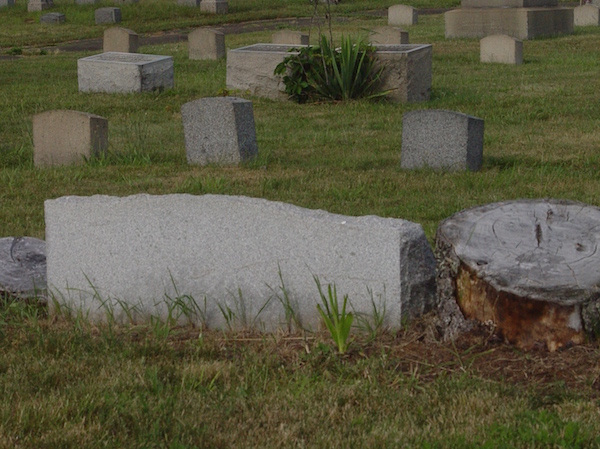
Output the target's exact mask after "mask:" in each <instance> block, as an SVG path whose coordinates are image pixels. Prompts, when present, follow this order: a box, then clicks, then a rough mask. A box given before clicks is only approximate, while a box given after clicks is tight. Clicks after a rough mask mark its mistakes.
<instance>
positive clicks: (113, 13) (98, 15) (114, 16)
mask: <svg viewBox="0 0 600 449" xmlns="http://www.w3.org/2000/svg"><path fill="white" fill-rule="evenodd" d="M94 17H95V19H96V25H105V24H107V23H119V22H120V21H121V8H98V9H97V10H96V11H94Z"/></svg>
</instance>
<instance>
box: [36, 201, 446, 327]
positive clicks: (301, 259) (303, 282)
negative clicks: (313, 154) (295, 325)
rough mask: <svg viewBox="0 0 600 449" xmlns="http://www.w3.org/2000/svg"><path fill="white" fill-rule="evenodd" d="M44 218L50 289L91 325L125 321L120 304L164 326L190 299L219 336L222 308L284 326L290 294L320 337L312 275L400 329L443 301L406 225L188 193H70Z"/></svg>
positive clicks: (423, 251)
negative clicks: (171, 310)
mask: <svg viewBox="0 0 600 449" xmlns="http://www.w3.org/2000/svg"><path fill="white" fill-rule="evenodd" d="M45 219H46V245H47V273H48V286H49V290H50V292H51V294H52V295H53V296H54V298H55V299H56V300H57V301H58V302H57V304H60V305H61V306H64V307H68V308H70V309H71V310H74V311H81V312H82V313H83V314H84V316H88V317H89V318H90V319H92V320H102V319H104V318H105V312H106V309H103V308H102V307H100V301H109V304H111V306H110V307H114V311H115V313H116V315H117V316H114V318H115V319H123V320H126V319H127V317H126V315H127V313H125V312H126V311H123V310H120V309H119V308H118V307H117V304H116V301H117V300H118V301H121V303H122V304H124V305H125V307H126V308H128V311H129V312H131V313H134V314H135V315H136V317H135V318H136V319H138V320H144V319H148V317H149V315H153V316H161V317H163V318H164V317H165V316H166V315H167V314H168V310H167V304H166V302H167V303H168V301H169V300H170V301H171V302H172V301H173V299H175V298H179V299H181V300H190V298H193V299H194V301H195V303H196V304H197V305H199V306H200V308H201V312H199V314H198V315H197V316H195V317H194V316H192V317H191V318H192V319H195V320H196V321H201V320H203V321H204V322H203V323H201V324H205V325H208V326H209V327H211V328H224V327H227V326H228V325H229V324H231V323H228V321H227V320H226V319H225V317H224V315H223V314H222V313H221V311H220V310H219V308H222V309H223V310H231V311H232V312H234V313H235V314H236V316H237V318H238V319H242V317H245V318H244V321H245V324H246V325H253V326H254V327H256V328H257V329H259V330H266V331H269V330H276V329H278V328H282V327H286V325H287V324H288V320H286V310H287V309H286V307H285V306H284V304H283V291H282V287H285V290H286V292H287V294H288V298H289V303H288V305H290V306H291V307H292V308H293V311H294V313H295V314H296V317H297V319H298V320H299V322H301V323H302V326H303V327H304V328H307V329H316V328H318V327H319V326H320V318H319V315H318V313H317V309H316V304H317V303H318V301H319V296H318V290H317V287H316V284H315V278H317V279H318V280H319V281H320V283H321V284H322V285H323V286H324V287H325V288H326V286H327V285H328V284H332V283H335V285H336V287H337V291H338V295H339V297H340V299H341V298H342V297H343V295H346V294H348V295H349V299H350V301H351V303H352V306H353V307H354V309H355V311H356V312H359V313H365V314H370V315H371V314H372V313H373V306H372V303H371V300H372V299H374V301H375V302H376V303H377V304H378V305H379V306H380V307H381V309H380V310H383V307H385V310H386V313H385V320H386V325H389V326H390V327H392V328H396V329H397V328H399V327H400V326H401V324H402V322H403V321H404V320H405V319H411V318H414V317H416V316H419V315H421V314H422V313H423V312H424V311H426V310H427V309H429V308H431V307H432V306H433V304H434V302H435V261H434V257H433V253H432V251H431V247H430V245H429V243H428V242H427V240H426V238H425V234H424V232H423V229H422V227H421V226H420V225H419V224H416V223H412V222H409V221H406V220H400V219H393V218H381V217H375V216H365V217H348V216H343V215H336V214H331V213H328V212H325V211H322V210H309V209H303V208H300V207H297V206H293V205H290V204H285V203H280V202H271V201H267V200H264V199H258V198H246V197H231V196H223V195H203V196H193V195H187V194H183V195H164V196H152V195H146V194H140V195H133V196H129V197H124V198H116V197H108V196H99V195H98V196H93V197H62V198H58V199H54V200H47V201H46V202H45ZM108 261H110V263H108ZM282 280H283V285H282ZM368 289H370V291H371V293H369V290H368ZM165 301H166V302H165ZM50 303H51V313H55V312H56V310H55V309H54V307H55V305H54V304H53V303H52V301H51V302H50ZM111 310H112V309H111ZM181 318H182V319H183V320H186V319H187V318H189V317H184V316H182V317H181ZM234 324H235V323H234ZM238 324H242V323H238Z"/></svg>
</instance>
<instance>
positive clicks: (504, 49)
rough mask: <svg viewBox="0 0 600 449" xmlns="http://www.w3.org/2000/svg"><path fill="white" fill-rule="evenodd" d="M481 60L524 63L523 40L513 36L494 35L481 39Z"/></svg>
mask: <svg viewBox="0 0 600 449" xmlns="http://www.w3.org/2000/svg"><path fill="white" fill-rule="evenodd" d="M479 53H480V55H479V56H480V60H481V62H499V63H501V64H517V65H518V64H522V63H523V41H520V40H519V39H517V38H515V37H511V36H504V35H493V36H487V37H484V38H483V39H481V41H479Z"/></svg>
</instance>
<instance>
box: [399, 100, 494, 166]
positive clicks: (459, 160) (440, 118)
mask: <svg viewBox="0 0 600 449" xmlns="http://www.w3.org/2000/svg"><path fill="white" fill-rule="evenodd" d="M400 159H401V166H402V168H407V169H419V168H433V169H442V170H449V171H460V170H470V171H477V170H479V169H480V168H481V163H482V159H483V120H481V119H479V118H476V117H472V116H470V115H466V114H461V113H460V112H454V111H443V110H439V109H431V110H422V111H411V112H407V113H406V114H404V117H403V119H402V153H401V156H400Z"/></svg>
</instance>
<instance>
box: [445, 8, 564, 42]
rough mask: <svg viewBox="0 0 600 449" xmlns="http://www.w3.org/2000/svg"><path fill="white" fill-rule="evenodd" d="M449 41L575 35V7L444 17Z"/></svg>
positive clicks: (467, 11) (480, 11)
mask: <svg viewBox="0 0 600 449" xmlns="http://www.w3.org/2000/svg"><path fill="white" fill-rule="evenodd" d="M444 21H445V26H446V38H447V39H451V38H460V37H478V38H482V37H485V36H490V35H494V34H505V35H508V36H512V37H516V38H517V39H521V40H527V39H534V38H536V37H542V36H553V35H557V34H571V33H573V9H572V8H467V9H455V10H452V11H448V12H446V13H445V14H444Z"/></svg>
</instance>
